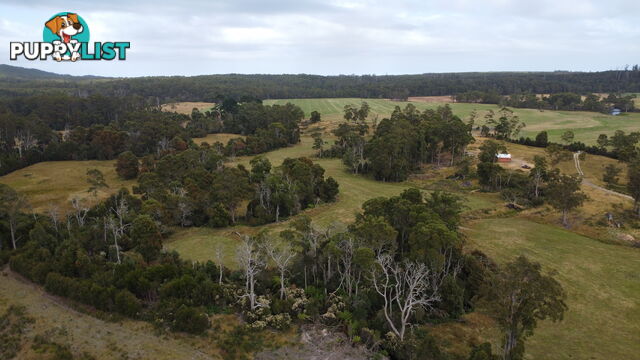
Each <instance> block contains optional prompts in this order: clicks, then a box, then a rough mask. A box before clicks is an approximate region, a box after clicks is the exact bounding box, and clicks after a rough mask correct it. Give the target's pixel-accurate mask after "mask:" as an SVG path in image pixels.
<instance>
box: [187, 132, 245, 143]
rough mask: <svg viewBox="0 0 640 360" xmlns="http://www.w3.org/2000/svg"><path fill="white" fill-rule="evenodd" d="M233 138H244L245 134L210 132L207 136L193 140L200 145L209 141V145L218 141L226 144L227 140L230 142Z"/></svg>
mask: <svg viewBox="0 0 640 360" xmlns="http://www.w3.org/2000/svg"><path fill="white" fill-rule="evenodd" d="M233 138H244V136H242V135H238V134H227V133H219V134H208V135H207V136H205V137H201V138H194V139H193V142H195V143H196V144H198V145H200V144H202V143H204V142H206V143H208V144H209V145H213V144H214V143H215V142H216V141H219V142H221V143H223V144H225V145H226V144H227V142H229V140H231V139H233Z"/></svg>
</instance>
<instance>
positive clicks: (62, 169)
mask: <svg viewBox="0 0 640 360" xmlns="http://www.w3.org/2000/svg"><path fill="white" fill-rule="evenodd" d="M114 165H115V161H114V160H110V161H99V160H90V161H49V162H42V163H38V164H34V165H31V166H28V167H26V168H23V169H20V170H17V171H14V172H12V173H10V174H7V175H5V176H2V177H0V183H2V184H7V185H9V186H11V187H12V188H14V189H15V190H16V191H18V192H20V193H22V194H24V195H26V196H27V198H28V199H29V202H30V203H31V206H32V207H33V210H34V211H36V212H44V211H46V210H47V208H48V207H49V206H50V205H52V204H55V205H58V206H59V207H60V210H62V211H63V212H64V211H67V210H69V209H71V204H70V201H71V199H73V198H74V197H77V198H79V199H83V200H85V201H86V203H87V204H94V203H96V202H98V201H99V200H102V199H105V198H107V197H108V196H110V195H111V194H114V193H116V192H117V191H118V190H119V189H121V188H123V187H126V188H129V190H131V187H132V186H133V185H134V184H135V181H134V180H122V179H120V178H119V177H118V174H116V169H115V166H114ZM89 169H98V170H100V171H101V172H102V173H103V174H104V178H105V181H106V183H107V185H109V188H107V189H103V190H100V191H98V193H97V197H95V198H94V197H93V194H90V193H88V192H87V190H88V189H89V184H88V183H87V170H89Z"/></svg>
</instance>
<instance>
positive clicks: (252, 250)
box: [236, 233, 265, 311]
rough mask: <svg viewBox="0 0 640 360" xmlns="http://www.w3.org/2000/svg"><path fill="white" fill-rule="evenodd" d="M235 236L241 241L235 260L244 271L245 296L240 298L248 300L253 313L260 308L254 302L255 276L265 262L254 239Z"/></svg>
mask: <svg viewBox="0 0 640 360" xmlns="http://www.w3.org/2000/svg"><path fill="white" fill-rule="evenodd" d="M236 234H237V235H238V236H240V238H241V239H242V242H241V243H240V246H239V247H238V251H237V260H238V263H239V264H240V267H241V268H243V269H244V276H245V294H244V295H243V296H242V297H248V298H249V305H250V308H251V311H253V310H255V309H256V308H257V307H258V306H260V304H259V303H258V302H257V301H256V292H255V286H256V281H257V280H256V276H257V275H258V274H259V273H260V272H261V271H262V270H263V269H264V266H265V262H264V259H263V257H262V254H261V253H260V248H259V247H258V244H257V243H256V240H255V239H254V238H252V237H250V236H246V235H244V236H242V235H240V234H238V233H236Z"/></svg>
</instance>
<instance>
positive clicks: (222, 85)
mask: <svg viewBox="0 0 640 360" xmlns="http://www.w3.org/2000/svg"><path fill="white" fill-rule="evenodd" d="M24 70H25V69H22V68H15V67H11V66H7V65H4V66H2V67H0V74H1V75H0V97H12V96H19V95H25V94H34V93H41V92H47V91H56V92H64V93H67V94H70V95H76V96H82V97H84V96H89V95H91V94H103V95H108V96H133V95H135V96H142V97H144V98H155V99H157V101H158V103H165V102H171V101H209V102H217V101H218V100H219V99H220V98H222V97H234V98H236V99H239V98H241V97H243V96H251V97H254V98H259V99H286V98H336V97H361V98H392V99H404V98H406V97H408V96H431V95H452V94H459V93H463V92H468V91H492V92H496V93H497V94H500V95H507V94H521V93H533V94H549V93H562V92H575V93H581V94H584V93H590V92H596V93H610V92H640V70H639V68H638V66H637V65H636V66H633V67H631V68H627V69H624V70H611V71H602V72H589V73H586V72H567V71H556V72H491V73H442V74H420V75H380V76H379V75H338V76H320V75H305V74H299V75H260V74H255V75H240V74H227V75H202V76H192V77H184V76H170V77H140V78H124V79H112V78H91V77H89V78H87V77H70V76H56V75H55V74H51V73H46V74H47V75H45V76H43V75H42V74H35V75H34V74H32V73H31V72H28V73H25V71H24Z"/></svg>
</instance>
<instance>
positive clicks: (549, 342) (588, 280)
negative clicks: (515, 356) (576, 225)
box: [466, 218, 640, 359]
mask: <svg viewBox="0 0 640 360" xmlns="http://www.w3.org/2000/svg"><path fill="white" fill-rule="evenodd" d="M468 226H469V227H470V228H471V229H470V230H468V231H466V233H467V235H469V238H470V239H471V241H472V244H473V245H475V246H477V247H478V248H479V249H481V250H482V251H484V252H486V253H487V254H488V255H489V256H491V257H493V258H495V259H496V260H497V261H498V262H506V261H510V260H511V259H513V258H514V257H516V256H518V255H526V256H527V257H529V258H531V259H533V260H535V261H538V262H540V263H541V264H542V265H543V267H544V269H545V270H548V271H552V270H555V271H558V274H557V275H556V276H557V279H558V280H559V281H560V282H561V283H562V285H563V287H564V289H565V291H566V292H567V304H568V306H569V311H568V312H567V313H566V316H565V319H564V321H563V322H561V323H556V324H554V323H551V322H548V321H546V322H541V323H540V324H539V326H538V329H536V331H535V335H534V336H533V337H532V338H531V339H530V340H529V341H527V344H526V353H527V356H526V358H528V359H639V358H640V355H639V354H640V296H639V294H640V249H634V248H628V247H620V246H616V245H607V244H603V243H601V242H598V241H595V240H592V239H589V238H587V237H584V236H580V235H577V234H574V233H571V232H569V231H566V230H563V229H560V228H557V227H554V226H551V225H543V224H537V223H535V222H532V221H528V220H526V219H517V218H511V219H486V220H480V221H478V222H475V223H473V224H471V225H468Z"/></svg>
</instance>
